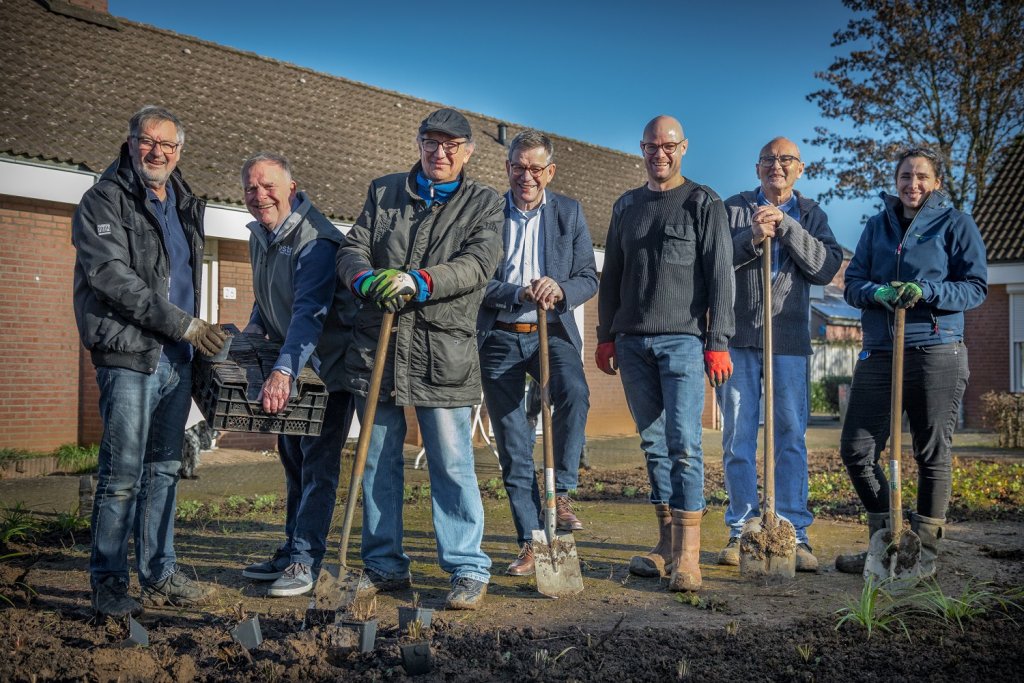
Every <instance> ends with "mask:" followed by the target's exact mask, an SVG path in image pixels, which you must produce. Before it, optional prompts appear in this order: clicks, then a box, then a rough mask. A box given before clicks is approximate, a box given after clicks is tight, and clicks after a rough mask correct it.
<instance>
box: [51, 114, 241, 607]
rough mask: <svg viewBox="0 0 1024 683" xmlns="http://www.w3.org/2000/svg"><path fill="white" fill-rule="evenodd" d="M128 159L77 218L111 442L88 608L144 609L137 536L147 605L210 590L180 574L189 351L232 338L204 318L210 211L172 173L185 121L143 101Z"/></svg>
mask: <svg viewBox="0 0 1024 683" xmlns="http://www.w3.org/2000/svg"><path fill="white" fill-rule="evenodd" d="M128 129H129V132H128V140H127V141H126V142H125V143H124V144H123V145H122V146H121V155H120V157H119V158H118V159H117V160H116V161H115V162H114V163H113V164H111V166H110V168H108V169H107V170H106V171H105V172H104V173H103V177H102V178H101V179H100V181H99V182H98V183H97V184H96V185H94V186H93V187H92V188H91V189H89V191H88V192H86V193H85V195H84V196H83V197H82V201H81V203H80V204H79V205H78V210H77V211H76V212H75V216H74V219H73V221H72V233H71V240H72V243H73V244H74V245H75V248H76V250H77V256H76V259H75V284H74V288H75V289H74V302H75V318H76V320H77V321H78V331H79V334H80V335H81V338H82V343H83V344H84V345H85V347H86V348H87V349H89V352H90V353H91V355H92V362H93V364H94V365H95V366H96V380H97V382H98V384H99V388H100V415H101V417H102V419H103V439H102V441H101V443H100V454H99V478H98V482H97V486H96V499H95V505H94V507H93V513H92V556H91V558H90V561H89V571H90V574H91V584H92V606H93V609H94V610H95V611H96V613H97V614H99V615H101V616H115V617H121V616H124V615H127V614H132V615H137V614H139V613H140V612H141V611H142V605H141V604H140V603H139V602H138V601H136V600H134V599H133V598H131V597H129V596H128V538H129V536H131V535H132V534H133V533H134V539H135V559H136V568H137V571H138V574H139V583H140V584H141V585H142V601H143V602H144V603H146V604H152V605H157V606H160V605H164V604H171V605H177V606H190V605H196V604H202V603H204V602H205V601H206V600H207V599H208V598H209V596H210V592H211V591H210V589H209V588H207V587H205V586H202V585H200V584H198V583H196V582H194V581H192V580H191V579H190V578H188V576H186V575H185V572H183V571H179V569H178V566H177V564H176V562H175V560H176V558H175V554H174V513H175V494H176V489H177V484H178V469H179V467H180V466H181V452H182V444H183V441H184V434H185V420H186V419H187V417H188V412H189V408H190V406H191V392H192V372H191V361H192V347H193V346H194V347H196V348H197V349H199V350H200V351H201V352H202V353H204V354H206V355H213V354H215V353H217V352H218V351H219V350H220V349H221V348H222V347H223V345H224V339H225V335H224V333H223V332H221V331H220V330H219V329H218V328H216V327H214V326H212V325H210V324H209V323H207V322H205V321H203V320H201V319H200V318H198V317H196V316H197V315H198V313H199V294H200V276H201V270H202V262H203V210H204V208H205V204H204V202H203V201H201V200H199V199H197V198H196V197H194V196H193V195H192V192H191V191H190V189H189V187H188V185H186V184H185V182H184V180H182V178H181V172H180V171H177V170H176V169H175V167H176V166H177V163H178V160H179V158H180V155H181V151H182V146H183V144H184V141H185V130H184V128H183V127H182V125H181V123H180V122H179V121H178V119H177V118H176V117H175V116H174V114H172V113H171V112H169V111H167V110H166V109H163V108H160V107H152V106H147V107H143V108H142V109H141V110H139V111H138V112H137V113H136V114H135V115H134V116H133V117H132V118H131V121H130V123H129V127H128Z"/></svg>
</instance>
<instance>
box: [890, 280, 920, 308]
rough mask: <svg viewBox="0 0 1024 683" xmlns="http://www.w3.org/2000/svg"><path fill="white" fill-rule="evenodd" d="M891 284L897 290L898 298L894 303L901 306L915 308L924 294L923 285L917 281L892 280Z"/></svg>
mask: <svg viewBox="0 0 1024 683" xmlns="http://www.w3.org/2000/svg"><path fill="white" fill-rule="evenodd" d="M890 286H892V288H893V289H895V290H896V295H897V298H896V301H895V302H893V303H894V304H895V305H896V306H897V307H899V308H913V307H914V304H916V303H917V302H918V301H920V300H921V297H922V296H923V295H924V290H922V289H921V285H919V284H917V283H916V282H892V283H890Z"/></svg>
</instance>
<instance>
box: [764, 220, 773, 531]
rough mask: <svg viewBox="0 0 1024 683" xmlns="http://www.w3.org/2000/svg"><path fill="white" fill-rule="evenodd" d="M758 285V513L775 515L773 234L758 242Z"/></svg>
mask: <svg viewBox="0 0 1024 683" xmlns="http://www.w3.org/2000/svg"><path fill="white" fill-rule="evenodd" d="M761 248H762V252H761V288H762V291H763V292H764V294H763V296H762V297H761V299H762V304H763V305H764V322H763V324H762V327H763V334H764V337H763V341H762V346H763V347H764V358H763V360H762V362H761V367H762V368H763V372H764V509H763V510H761V514H762V515H765V514H766V513H770V515H769V516H770V517H773V518H774V517H775V391H774V380H773V373H772V369H773V368H772V353H773V349H772V238H771V237H765V238H764V242H762V243H761Z"/></svg>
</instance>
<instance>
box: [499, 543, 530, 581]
mask: <svg viewBox="0 0 1024 683" xmlns="http://www.w3.org/2000/svg"><path fill="white" fill-rule="evenodd" d="M505 574H507V575H508V576H533V544H532V543H530V542H529V541H527V542H526V543H524V544H523V547H522V548H520V549H519V557H517V558H516V561H515V562H513V563H512V564H510V565H509V566H508V569H506V570H505Z"/></svg>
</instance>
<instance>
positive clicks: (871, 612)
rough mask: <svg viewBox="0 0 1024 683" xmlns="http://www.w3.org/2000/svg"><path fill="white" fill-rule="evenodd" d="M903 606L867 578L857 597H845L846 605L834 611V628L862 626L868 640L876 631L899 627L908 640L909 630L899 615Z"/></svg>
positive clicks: (887, 631) (889, 631)
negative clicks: (845, 625) (852, 625)
mask: <svg viewBox="0 0 1024 683" xmlns="http://www.w3.org/2000/svg"><path fill="white" fill-rule="evenodd" d="M904 608H905V605H904V603H902V602H900V601H896V600H894V599H893V598H892V596H890V595H889V594H888V593H887V592H886V591H885V590H884V589H883V588H882V587H881V586H879V585H878V584H876V583H875V582H874V580H872V579H868V580H867V581H865V582H864V587H863V588H862V589H861V592H860V596H859V598H857V599H851V598H847V604H846V606H845V607H842V608H840V609H838V610H836V612H835V613H836V614H837V615H839V620H838V621H837V622H836V630H837V631H838V630H839V629H840V628H841V627H842V626H843V624H847V623H849V624H854V625H856V626H860V627H861V628H863V629H864V630H865V631H866V632H867V637H868V639H869V640H870V638H871V636H872V635H873V634H874V633H875V632H876V631H885V632H886V633H892V632H893V631H894V630H895V629H897V628H899V629H900V630H902V631H903V633H904V634H905V635H906V636H907V640H908V641H909V640H910V631H909V630H907V625H906V623H905V622H904V621H903V617H902V616H901V615H900V613H901V611H902V610H903V609H904Z"/></svg>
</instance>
